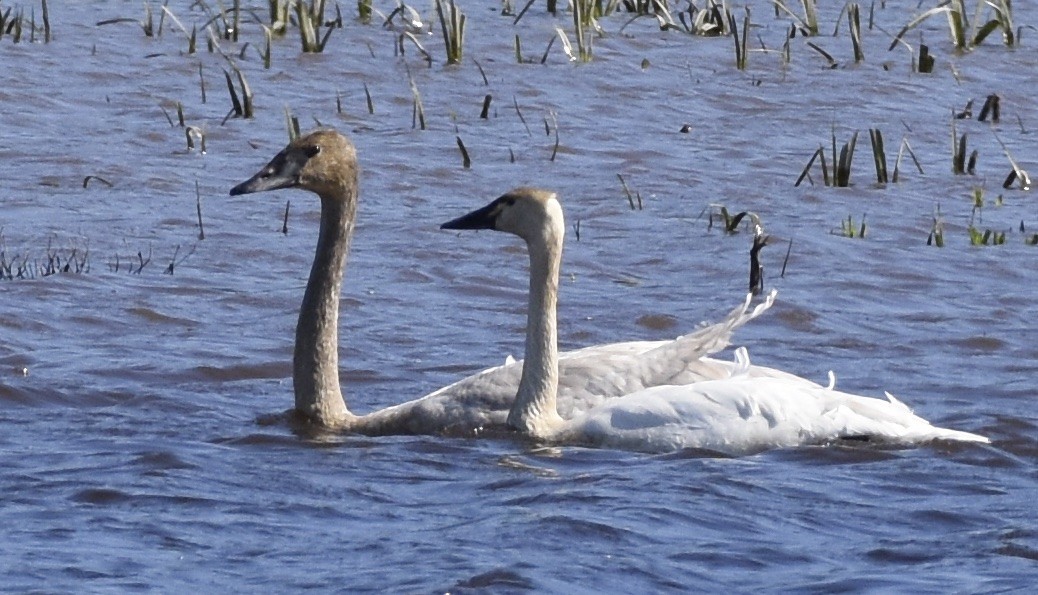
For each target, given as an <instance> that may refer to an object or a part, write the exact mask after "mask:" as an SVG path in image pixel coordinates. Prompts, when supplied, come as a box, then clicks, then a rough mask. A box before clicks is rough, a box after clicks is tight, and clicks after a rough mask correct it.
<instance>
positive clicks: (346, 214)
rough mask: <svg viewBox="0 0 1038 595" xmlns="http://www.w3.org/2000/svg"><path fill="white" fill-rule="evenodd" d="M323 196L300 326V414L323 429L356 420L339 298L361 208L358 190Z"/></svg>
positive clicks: (295, 375) (296, 374) (296, 367)
mask: <svg viewBox="0 0 1038 595" xmlns="http://www.w3.org/2000/svg"><path fill="white" fill-rule="evenodd" d="M344 194H345V196H336V197H326V196H321V231H320V235H319V236H318V239H317V250H316V254H315V255H314V261H313V265H312V267H311V268H310V279H309V281H308V282H307V284H306V292H305V294H304V295H303V304H302V306H301V307H300V309H299V322H298V324H297V325H296V344H295V353H294V356H293V358H292V365H293V369H292V380H293V385H294V388H295V398H296V410H297V411H299V412H301V413H303V414H305V415H306V416H308V417H309V418H311V419H313V420H314V421H316V422H318V423H321V424H323V425H338V424H341V423H342V422H343V421H345V420H346V419H348V418H350V417H352V415H351V414H350V412H349V410H348V409H347V408H346V402H345V401H344V400H343V397H342V391H341V389H340V388H339V349H338V346H339V338H338V335H339V295H340V293H341V290H342V278H343V271H344V268H345V266H346V256H347V254H348V253H349V249H350V239H351V237H352V236H353V221H354V214H355V212H356V208H357V202H356V186H353V188H351V189H347V190H346V191H345V192H344Z"/></svg>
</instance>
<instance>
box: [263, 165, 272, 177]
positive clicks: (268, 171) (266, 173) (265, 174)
mask: <svg viewBox="0 0 1038 595" xmlns="http://www.w3.org/2000/svg"><path fill="white" fill-rule="evenodd" d="M272 175H274V168H273V167H268V168H267V169H265V170H263V173H262V174H261V175H260V177H261V178H269V177H270V176H272Z"/></svg>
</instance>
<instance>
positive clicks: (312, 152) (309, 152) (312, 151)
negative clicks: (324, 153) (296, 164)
mask: <svg viewBox="0 0 1038 595" xmlns="http://www.w3.org/2000/svg"><path fill="white" fill-rule="evenodd" d="M304 152H305V153H306V156H307V158H308V159H309V158H312V157H314V156H316V155H317V154H318V153H320V152H321V147H320V145H312V146H309V147H307V148H306V149H304Z"/></svg>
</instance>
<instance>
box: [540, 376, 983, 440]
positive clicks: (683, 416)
mask: <svg viewBox="0 0 1038 595" xmlns="http://www.w3.org/2000/svg"><path fill="white" fill-rule="evenodd" d="M551 439H552V440H557V441H562V442H567V443H578V444H587V445H593V446H606V447H611V448H623V449H628V450H641V451H649V452H667V451H673V450H679V449H684V448H698V449H705V450H710V451H715V452H720V453H725V454H730V455H744V454H751V453H755V452H760V451H763V450H767V449H772V448H783V447H792V446H802V445H814V444H828V443H832V442H836V441H840V440H848V439H854V440H868V441H869V442H871V443H879V444H888V445H892V446H908V445H913V444H920V443H925V442H930V441H933V440H938V439H945V440H959V441H967V442H981V443H986V442H988V440H987V439H986V438H984V437H983V436H978V435H976V434H971V433H968V432H960V431H956V430H948V429H944V428H938V427H935V426H933V425H932V424H930V422H928V421H926V420H925V419H923V418H921V417H919V416H917V415H915V414H914V413H912V411H911V410H910V409H909V408H908V407H906V406H905V405H904V404H903V403H901V402H900V401H898V400H897V399H895V398H894V397H893V396H892V395H890V394H887V399H877V398H872V397H863V396H859V395H853V394H849V393H845V392H841V391H837V390H834V389H830V388H826V387H822V386H818V385H813V386H812V385H811V384H810V383H806V382H803V381H796V380H790V379H788V378H779V377H753V376H751V375H745V374H740V375H737V376H735V377H732V378H729V379H726V380H711V381H704V382H700V383H696V384H690V385H684V386H657V387H652V388H649V389H646V390H644V391H640V392H637V393H633V394H629V395H626V396H624V397H621V398H619V399H611V400H608V401H603V402H602V403H601V404H600V405H598V406H597V407H595V408H593V409H591V410H590V411H588V412H586V413H584V414H580V415H577V416H575V417H574V418H572V419H569V420H567V421H566V422H565V423H564V425H562V426H561V427H558V428H557V429H556V432H555V436H553V437H552V438H551Z"/></svg>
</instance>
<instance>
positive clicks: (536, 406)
mask: <svg viewBox="0 0 1038 595" xmlns="http://www.w3.org/2000/svg"><path fill="white" fill-rule="evenodd" d="M549 223H552V222H549ZM554 223H555V225H549V226H548V227H547V228H546V229H545V234H544V237H543V238H538V239H535V240H528V241H527V246H528V248H529V252H530V295H529V305H528V308H529V309H528V310H527V314H526V315H527V322H526V354H525V356H524V361H523V373H522V377H521V378H520V380H519V390H518V392H517V394H516V399H515V403H513V405H512V408H511V410H510V411H509V412H508V425H509V426H510V427H512V428H513V429H516V430H519V431H521V432H525V433H528V434H531V435H533V436H547V435H549V434H550V433H551V431H552V430H553V429H554V428H555V427H557V426H558V425H559V424H561V423H562V418H560V417H559V414H558V409H557V406H556V396H557V393H558V387H559V347H558V327H557V323H556V309H557V306H558V295H559V267H560V264H561V261H562V241H563V234H564V228H563V226H562V222H561V221H557V222H554Z"/></svg>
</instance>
